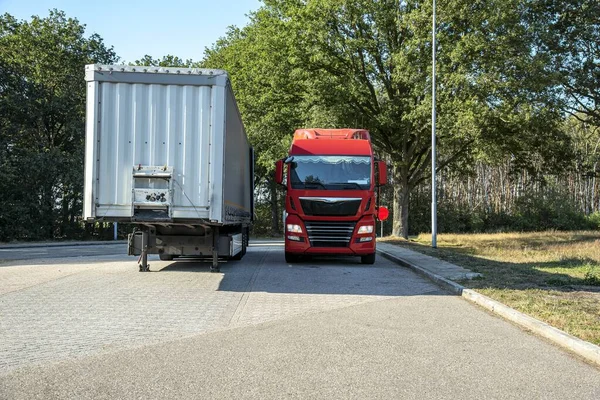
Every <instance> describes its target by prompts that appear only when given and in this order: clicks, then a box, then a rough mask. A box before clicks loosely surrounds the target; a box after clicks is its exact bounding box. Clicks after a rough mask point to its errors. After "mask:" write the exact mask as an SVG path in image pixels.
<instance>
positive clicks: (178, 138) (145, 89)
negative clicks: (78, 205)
mask: <svg viewBox="0 0 600 400" xmlns="http://www.w3.org/2000/svg"><path fill="white" fill-rule="evenodd" d="M212 91H213V89H212V87H211V86H182V85H160V84H129V83H110V82H101V83H100V84H99V101H100V107H99V111H98V114H99V115H98V119H99V124H98V129H97V136H98V138H97V142H98V149H97V152H98V154H97V159H98V164H97V167H98V175H97V176H98V187H97V188H96V196H97V200H96V201H97V204H98V205H99V207H98V210H97V215H96V217H129V216H131V200H132V199H131V196H132V193H131V188H132V168H133V166H134V165H138V164H141V165H154V166H160V165H166V166H172V167H173V168H174V185H173V188H174V201H173V202H174V209H173V217H174V218H207V216H208V213H207V207H208V206H209V195H210V194H209V193H208V191H207V190H200V188H202V187H205V188H208V183H207V182H208V176H209V153H210V151H209V140H210V137H211V134H212V132H211V131H210V130H211V129H212V124H211V97H212ZM88 129H89V127H88ZM88 139H89V135H88Z"/></svg>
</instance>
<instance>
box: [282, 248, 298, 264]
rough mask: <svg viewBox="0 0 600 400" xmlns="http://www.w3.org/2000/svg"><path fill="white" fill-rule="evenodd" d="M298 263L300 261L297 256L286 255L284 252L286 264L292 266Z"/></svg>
mask: <svg viewBox="0 0 600 400" xmlns="http://www.w3.org/2000/svg"><path fill="white" fill-rule="evenodd" d="M298 261H300V255H299V254H294V253H288V252H287V251H286V252H285V262H286V263H288V264H293V263H297V262H298Z"/></svg>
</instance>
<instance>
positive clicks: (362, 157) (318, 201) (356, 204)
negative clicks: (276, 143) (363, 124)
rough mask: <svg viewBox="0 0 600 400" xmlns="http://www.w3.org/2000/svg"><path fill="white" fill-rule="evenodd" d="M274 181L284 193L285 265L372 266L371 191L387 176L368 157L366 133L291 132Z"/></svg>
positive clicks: (374, 194)
mask: <svg viewBox="0 0 600 400" xmlns="http://www.w3.org/2000/svg"><path fill="white" fill-rule="evenodd" d="M286 166H287V169H286ZM285 172H287V174H286V177H285V178H284V173H285ZM275 180H276V181H277V183H280V184H283V185H285V187H286V189H287V192H286V197H285V212H284V221H283V226H284V229H285V259H286V262H297V261H299V260H300V258H301V256H303V255H336V254H339V255H349V256H360V257H361V262H362V263H363V264H373V263H374V262H375V251H376V248H375V246H376V245H375V243H376V241H375V219H376V215H377V208H378V198H377V194H378V190H377V189H378V187H379V186H381V185H384V184H385V183H386V180H387V172H386V165H385V163H384V162H383V161H377V160H376V159H375V157H374V155H373V147H372V145H371V140H370V135H369V132H368V131H366V130H363V129H299V130H297V131H296V132H295V133H294V140H293V142H292V145H291V147H290V151H289V155H288V157H286V158H285V159H282V160H279V161H277V163H276V168H275Z"/></svg>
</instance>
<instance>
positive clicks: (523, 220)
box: [512, 190, 593, 231]
mask: <svg viewBox="0 0 600 400" xmlns="http://www.w3.org/2000/svg"><path fill="white" fill-rule="evenodd" d="M514 217H515V220H514V222H513V224H512V227H513V229H514V230H518V231H540V230H548V229H557V230H565V231H567V230H583V229H590V228H593V227H592V226H590V223H589V221H588V220H587V219H586V217H585V215H584V214H583V213H581V212H580V211H578V210H577V208H576V207H575V205H574V204H573V203H572V202H571V201H569V200H568V198H566V197H565V196H564V194H562V193H560V192H558V191H555V190H552V191H550V192H549V193H547V194H546V195H544V196H539V195H537V196H536V195H535V194H528V195H525V196H523V197H521V198H519V199H518V200H517V202H516V207H515V211H514Z"/></svg>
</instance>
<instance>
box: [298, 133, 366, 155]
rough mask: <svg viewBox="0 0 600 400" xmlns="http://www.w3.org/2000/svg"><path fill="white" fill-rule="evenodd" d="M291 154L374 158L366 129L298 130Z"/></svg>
mask: <svg viewBox="0 0 600 400" xmlns="http://www.w3.org/2000/svg"><path fill="white" fill-rule="evenodd" d="M289 154H290V156H292V155H364V156H372V155H373V149H372V147H371V137H370V136H369V132H368V131H366V130H364V129H298V130H296V132H294V140H293V142H292V146H291V148H290V153H289Z"/></svg>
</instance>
